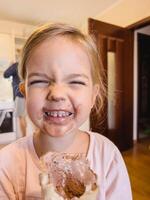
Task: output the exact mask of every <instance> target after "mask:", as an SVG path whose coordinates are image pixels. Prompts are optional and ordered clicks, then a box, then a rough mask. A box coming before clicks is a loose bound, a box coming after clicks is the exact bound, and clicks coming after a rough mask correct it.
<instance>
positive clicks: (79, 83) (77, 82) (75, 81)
mask: <svg viewBox="0 0 150 200" xmlns="http://www.w3.org/2000/svg"><path fill="white" fill-rule="evenodd" d="M69 84H71V85H86V83H85V82H84V81H78V80H74V81H70V82H69Z"/></svg>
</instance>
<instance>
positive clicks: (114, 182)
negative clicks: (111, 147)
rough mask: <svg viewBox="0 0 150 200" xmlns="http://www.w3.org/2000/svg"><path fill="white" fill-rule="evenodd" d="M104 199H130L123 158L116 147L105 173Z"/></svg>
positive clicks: (130, 194)
mask: <svg viewBox="0 0 150 200" xmlns="http://www.w3.org/2000/svg"><path fill="white" fill-rule="evenodd" d="M105 186H106V200H114V199H116V200H119V199H120V200H127V199H128V200H132V193H131V186H130V181H129V177H128V173H127V169H126V166H125V163H124V161H123V158H122V156H121V154H120V152H119V150H118V149H117V148H116V149H115V152H114V156H113V158H112V159H111V161H110V165H109V168H108V171H107V174H106V185H105Z"/></svg>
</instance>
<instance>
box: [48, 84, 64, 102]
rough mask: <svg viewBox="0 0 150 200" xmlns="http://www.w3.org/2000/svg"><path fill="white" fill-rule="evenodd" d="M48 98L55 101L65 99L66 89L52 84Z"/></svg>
mask: <svg viewBox="0 0 150 200" xmlns="http://www.w3.org/2000/svg"><path fill="white" fill-rule="evenodd" d="M47 99H48V100H49V101H55V102H59V101H65V89H64V88H63V87H62V86H59V85H53V86H50V87H49V92H48V96H47Z"/></svg>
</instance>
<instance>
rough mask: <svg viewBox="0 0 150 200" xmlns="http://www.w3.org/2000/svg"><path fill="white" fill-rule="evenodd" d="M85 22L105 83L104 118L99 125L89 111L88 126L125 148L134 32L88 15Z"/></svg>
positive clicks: (130, 118) (130, 105) (130, 130)
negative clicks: (94, 41) (100, 59)
mask: <svg viewBox="0 0 150 200" xmlns="http://www.w3.org/2000/svg"><path fill="white" fill-rule="evenodd" d="M88 25H89V33H90V34H92V35H94V37H95V39H96V43H97V46H98V50H99V52H100V55H101V58H102V62H103V65H104V69H105V71H106V78H107V83H108V84H107V85H108V86H107V96H108V98H107V100H106V106H105V109H104V113H105V116H106V118H105V120H103V124H101V126H96V123H95V118H94V116H93V115H92V114H91V117H90V125H91V129H92V130H93V131H96V132H99V133H102V134H103V135H105V136H106V137H108V138H109V139H111V140H112V141H113V142H114V143H115V144H116V145H117V146H118V148H119V149H120V150H126V149H128V148H130V147H132V143H133V142H132V141H133V140H132V137H133V33H132V32H131V31H129V30H126V29H125V28H122V27H118V26H115V25H111V24H108V23H104V22H101V21H97V20H94V19H89V21H88ZM101 130H104V131H103V132H102V131H101Z"/></svg>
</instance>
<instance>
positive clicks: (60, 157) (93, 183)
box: [40, 153, 98, 200]
mask: <svg viewBox="0 0 150 200" xmlns="http://www.w3.org/2000/svg"><path fill="white" fill-rule="evenodd" d="M42 165H43V166H44V167H43V173H41V174H40V184H41V188H42V195H43V198H44V200H77V199H80V200H96V196H97V193H98V186H97V176H96V174H95V173H94V172H93V171H92V170H91V169H90V167H89V163H88V161H87V159H86V158H85V157H84V156H83V155H81V154H80V155H79V154H78V155H72V154H64V153H60V154H47V155H46V156H44V157H43V158H42Z"/></svg>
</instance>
